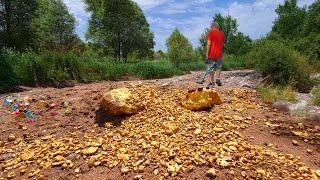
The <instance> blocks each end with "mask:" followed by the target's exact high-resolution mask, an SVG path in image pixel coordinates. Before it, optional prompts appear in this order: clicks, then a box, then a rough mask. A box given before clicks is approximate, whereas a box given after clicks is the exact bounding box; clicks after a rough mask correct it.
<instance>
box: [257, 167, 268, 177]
mask: <svg viewBox="0 0 320 180" xmlns="http://www.w3.org/2000/svg"><path fill="white" fill-rule="evenodd" d="M257 173H258V174H260V175H262V176H265V175H266V171H265V170H263V169H261V168H258V169H257Z"/></svg>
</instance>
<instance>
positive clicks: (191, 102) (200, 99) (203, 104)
mask: <svg viewBox="0 0 320 180" xmlns="http://www.w3.org/2000/svg"><path fill="white" fill-rule="evenodd" d="M222 103H223V102H222V100H221V98H220V96H219V94H218V92H217V91H215V90H213V89H203V88H199V89H197V90H195V91H189V92H188V93H187V95H186V97H185V98H184V99H183V100H182V107H184V108H186V109H189V110H192V111H198V110H204V109H207V108H211V107H213V106H214V105H220V104H222Z"/></svg>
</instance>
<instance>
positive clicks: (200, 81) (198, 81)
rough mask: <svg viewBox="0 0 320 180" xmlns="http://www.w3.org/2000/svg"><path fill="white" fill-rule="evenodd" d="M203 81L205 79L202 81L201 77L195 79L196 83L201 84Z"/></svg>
mask: <svg viewBox="0 0 320 180" xmlns="http://www.w3.org/2000/svg"><path fill="white" fill-rule="evenodd" d="M204 82H205V81H204V80H203V79H198V80H197V83H198V84H203V83H204Z"/></svg>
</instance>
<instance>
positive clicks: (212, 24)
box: [211, 21, 220, 29]
mask: <svg viewBox="0 0 320 180" xmlns="http://www.w3.org/2000/svg"><path fill="white" fill-rule="evenodd" d="M213 28H217V29H220V26H219V24H218V23H216V22H215V21H213V22H212V23H211V29H213Z"/></svg>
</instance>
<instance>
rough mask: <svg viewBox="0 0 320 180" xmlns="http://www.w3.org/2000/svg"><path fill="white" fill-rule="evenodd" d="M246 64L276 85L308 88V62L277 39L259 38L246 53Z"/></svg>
mask: <svg viewBox="0 0 320 180" xmlns="http://www.w3.org/2000/svg"><path fill="white" fill-rule="evenodd" d="M247 58H248V65H249V66H253V67H254V68H256V69H257V70H258V71H260V72H261V74H262V75H264V76H269V77H270V78H269V79H270V80H271V82H272V83H274V84H276V85H289V84H291V85H292V86H294V87H296V88H298V89H299V90H300V91H307V90H308V89H309V90H310V89H311V87H312V84H311V81H310V72H309V71H308V68H306V67H308V66H309V65H308V62H307V61H306V59H305V58H304V57H303V56H302V55H300V54H299V53H298V52H297V51H295V50H293V49H291V48H289V47H287V46H286V45H285V44H283V43H281V42H277V41H270V40H265V39H264V40H261V41H260V42H259V43H257V45H256V46H255V47H254V49H253V50H252V51H251V52H250V53H249V54H248V56H247Z"/></svg>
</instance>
